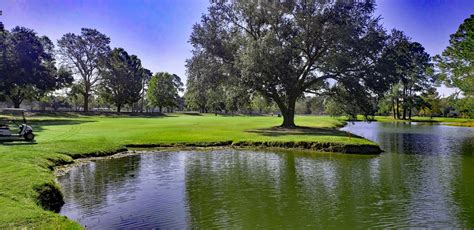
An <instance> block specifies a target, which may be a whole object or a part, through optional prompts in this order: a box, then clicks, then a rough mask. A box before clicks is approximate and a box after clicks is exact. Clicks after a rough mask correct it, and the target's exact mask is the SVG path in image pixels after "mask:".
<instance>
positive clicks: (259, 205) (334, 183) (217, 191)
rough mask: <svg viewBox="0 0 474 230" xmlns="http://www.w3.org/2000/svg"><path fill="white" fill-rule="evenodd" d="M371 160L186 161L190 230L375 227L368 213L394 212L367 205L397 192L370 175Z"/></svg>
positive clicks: (244, 156) (232, 157) (208, 157)
mask: <svg viewBox="0 0 474 230" xmlns="http://www.w3.org/2000/svg"><path fill="white" fill-rule="evenodd" d="M374 160H375V159H367V158H357V157H356V158H353V157H348V158H344V157H338V158H337V159H331V157H326V158H324V157H319V158H318V157H301V156H298V155H295V154H293V153H285V154H270V153H266V154H265V153H251V152H244V153H242V152H241V153H239V152H232V153H225V154H223V153H220V154H202V155H192V156H188V158H187V161H186V169H187V171H186V202H187V206H188V211H189V215H190V216H189V220H190V226H191V227H192V228H217V227H224V226H226V227H227V226H229V227H232V226H234V227H242V228H255V227H260V228H271V227H276V226H278V227H279V228H295V227H296V228H298V227H301V228H305V227H306V228H307V227H322V228H324V227H334V226H339V227H353V226H354V225H353V224H359V225H360V224H361V223H364V221H366V222H371V221H372V222H374V223H375V222H377V221H378V220H377V219H373V216H370V215H369V214H375V215H376V214H377V213H378V212H380V210H378V209H381V208H383V209H385V210H384V211H386V212H389V213H390V214H393V213H394V212H395V211H397V210H396V208H395V207H393V204H388V203H387V204H385V205H381V206H383V207H381V206H375V207H374V206H370V205H371V204H373V203H374V202H375V200H377V199H379V198H380V197H378V196H390V194H395V193H398V192H400V191H399V189H400V188H398V187H395V186H391V181H390V180H387V179H389V178H378V177H377V176H375V177H374V176H371V175H370V174H371V169H370V167H373V166H372V165H371V163H372V161H374ZM374 170H376V171H377V170H379V169H374ZM372 171H373V170H372ZM384 177H385V175H384ZM383 179H385V180H386V181H385V182H382V181H381V180H383ZM368 226H370V225H368Z"/></svg>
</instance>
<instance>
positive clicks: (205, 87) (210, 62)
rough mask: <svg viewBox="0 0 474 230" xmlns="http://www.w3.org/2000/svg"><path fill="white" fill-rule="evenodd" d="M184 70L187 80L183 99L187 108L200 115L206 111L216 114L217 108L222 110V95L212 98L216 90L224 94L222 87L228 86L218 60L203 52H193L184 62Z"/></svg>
mask: <svg viewBox="0 0 474 230" xmlns="http://www.w3.org/2000/svg"><path fill="white" fill-rule="evenodd" d="M186 68H187V75H188V79H187V82H186V93H185V95H184V97H185V101H186V105H187V107H188V108H189V109H197V110H199V112H201V113H206V112H208V110H212V111H214V112H216V111H215V110H216V108H217V107H218V108H219V110H220V109H223V108H222V103H224V97H223V94H221V95H220V96H219V97H214V92H215V91H217V90H222V91H221V93H224V89H223V87H224V85H227V84H228V82H227V78H225V77H224V76H223V71H222V69H221V65H220V64H219V62H218V60H216V58H214V57H213V56H211V55H207V54H206V53H204V52H201V51H194V55H193V57H192V58H190V59H188V60H187V61H186ZM216 100H217V101H216ZM217 105H219V106H217ZM209 106H211V107H209ZM216 106H217V107H216Z"/></svg>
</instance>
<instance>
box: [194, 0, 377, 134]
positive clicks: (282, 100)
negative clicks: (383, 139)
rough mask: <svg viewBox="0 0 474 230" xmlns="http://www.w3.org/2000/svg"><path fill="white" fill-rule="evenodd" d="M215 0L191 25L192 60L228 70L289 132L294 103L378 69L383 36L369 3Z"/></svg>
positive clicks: (226, 72)
mask: <svg viewBox="0 0 474 230" xmlns="http://www.w3.org/2000/svg"><path fill="white" fill-rule="evenodd" d="M342 2H343V1H318V0H309V1H285V2H283V3H277V4H266V3H265V1H230V0H229V1H226V0H223V1H213V3H212V4H211V6H210V7H209V11H208V13H207V14H206V15H204V16H203V17H202V20H201V23H200V24H197V25H195V26H194V28H193V33H192V35H191V43H192V44H193V46H194V49H195V51H199V52H195V55H196V54H198V55H201V54H202V53H204V54H205V55H209V56H212V57H214V59H215V60H216V62H217V63H218V64H220V65H221V66H222V67H221V70H222V71H223V72H224V73H225V74H223V75H220V76H221V77H224V78H226V77H232V78H235V79H237V80H239V81H241V82H243V83H245V84H246V85H247V87H248V88H249V89H250V90H256V91H258V92H260V93H261V94H262V95H264V96H265V97H267V98H269V99H271V100H272V101H274V102H275V103H276V104H277V105H278V107H279V109H280V111H281V112H282V114H283V118H284V119H283V123H282V126H284V127H295V123H294V113H295V104H296V101H297V99H299V98H301V97H302V96H303V94H304V93H308V92H310V93H318V92H319V91H320V90H321V89H322V88H320V87H319V86H323V85H324V84H323V83H325V82H326V81H327V80H329V79H333V80H335V81H340V80H342V79H346V78H359V77H362V76H366V75H367V74H368V73H369V72H370V71H373V69H372V68H371V66H373V64H372V55H373V54H375V55H377V54H378V53H379V52H372V51H373V50H374V49H379V48H380V47H381V46H380V44H381V43H382V42H383V40H384V33H383V30H382V28H381V27H380V26H379V24H378V19H377V18H373V17H372V13H373V11H374V4H373V3H372V1H352V3H351V4H345V3H342Z"/></svg>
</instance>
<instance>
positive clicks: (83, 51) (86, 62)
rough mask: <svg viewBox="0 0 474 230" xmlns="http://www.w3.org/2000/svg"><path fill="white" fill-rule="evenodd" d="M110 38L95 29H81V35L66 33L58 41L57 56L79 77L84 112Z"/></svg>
mask: <svg viewBox="0 0 474 230" xmlns="http://www.w3.org/2000/svg"><path fill="white" fill-rule="evenodd" d="M109 43H110V38H109V37H107V36H106V35H104V34H102V33H100V32H99V31H97V30H95V29H87V28H82V29H81V34H80V35H76V34H73V33H67V34H65V35H63V37H62V38H61V39H59V40H58V46H59V49H58V54H59V56H60V58H61V60H62V61H63V63H65V64H66V65H67V66H68V67H69V68H70V69H71V70H73V73H74V74H75V75H77V76H79V77H80V81H79V85H80V86H81V87H82V88H83V89H82V90H81V92H82V93H83V99H84V103H83V107H84V111H86V112H87V111H88V110H89V100H90V98H89V97H90V96H91V94H92V91H93V89H94V87H95V85H96V84H97V83H98V81H99V73H98V67H99V64H100V60H101V59H103V58H105V57H107V56H108V54H109V52H110V47H109Z"/></svg>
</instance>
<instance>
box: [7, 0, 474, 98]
mask: <svg viewBox="0 0 474 230" xmlns="http://www.w3.org/2000/svg"><path fill="white" fill-rule="evenodd" d="M376 4H377V10H376V12H375V15H376V16H380V17H381V18H382V23H383V25H384V27H385V28H386V29H387V30H391V29H392V28H396V29H399V30H402V31H404V32H405V33H406V34H407V35H408V36H410V37H411V38H412V39H413V41H417V42H419V43H421V44H422V45H423V46H424V47H425V48H426V50H427V52H428V53H430V54H431V55H436V54H440V53H441V52H442V51H443V49H444V48H445V47H446V46H447V45H448V44H449V35H450V34H452V33H454V32H455V31H456V30H457V28H458V27H459V25H460V24H461V23H462V22H463V21H464V19H466V18H468V17H469V16H470V15H471V14H474V0H376ZM208 5H209V1H208V0H0V10H1V11H2V15H1V16H0V21H2V22H3V23H4V24H5V26H6V28H7V29H11V28H13V27H14V26H24V27H28V28H31V29H34V30H35V31H36V32H37V33H38V34H39V35H46V36H48V37H49V38H50V39H51V40H52V41H57V40H58V39H59V38H60V37H61V36H62V35H63V34H65V33H68V32H72V33H76V34H78V33H80V29H81V28H83V27H86V28H95V29H97V30H99V31H100V32H102V33H104V34H106V35H107V36H109V37H110V38H111V46H112V47H122V48H124V49H125V50H126V51H127V52H128V53H129V54H135V55H137V56H138V57H139V58H140V59H141V60H142V64H143V66H144V67H146V68H148V69H150V70H151V71H152V72H161V71H166V72H170V73H175V74H177V75H179V76H181V77H182V79H183V80H185V79H186V76H185V73H186V69H185V60H186V59H187V58H189V57H191V49H192V47H191V45H190V44H189V43H188V41H189V35H190V34H191V31H192V26H193V24H195V23H197V22H199V20H200V17H201V15H202V14H203V13H205V12H206V10H207V6H208ZM439 91H440V93H441V94H442V95H446V96H447V95H449V94H450V93H452V92H454V91H453V90H452V89H447V88H446V87H442V88H441V89H439Z"/></svg>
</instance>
